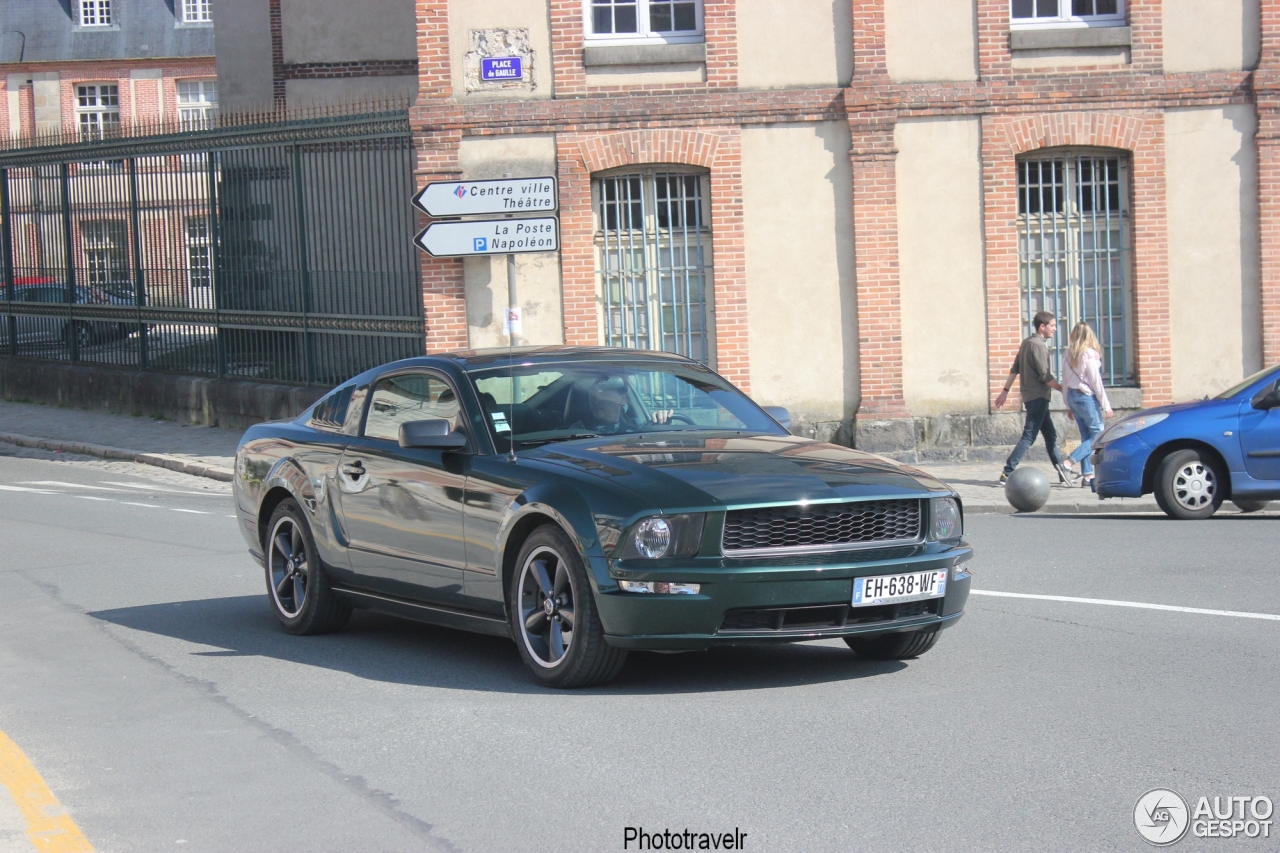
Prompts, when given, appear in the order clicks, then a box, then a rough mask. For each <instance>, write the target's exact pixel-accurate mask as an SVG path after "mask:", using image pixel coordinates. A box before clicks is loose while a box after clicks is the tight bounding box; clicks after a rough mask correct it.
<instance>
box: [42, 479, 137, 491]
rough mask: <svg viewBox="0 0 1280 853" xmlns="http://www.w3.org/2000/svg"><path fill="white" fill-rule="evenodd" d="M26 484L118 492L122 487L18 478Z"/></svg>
mask: <svg viewBox="0 0 1280 853" xmlns="http://www.w3.org/2000/svg"><path fill="white" fill-rule="evenodd" d="M19 482H21V483H23V484H25V485H28V486H62V487H64V488H68V489H93V490H94V491H97V492H120V491H124V490H123V489H109V488H107V487H106V486H89V485H86V484H84V483H64V482H62V481H61V480H20V481H19Z"/></svg>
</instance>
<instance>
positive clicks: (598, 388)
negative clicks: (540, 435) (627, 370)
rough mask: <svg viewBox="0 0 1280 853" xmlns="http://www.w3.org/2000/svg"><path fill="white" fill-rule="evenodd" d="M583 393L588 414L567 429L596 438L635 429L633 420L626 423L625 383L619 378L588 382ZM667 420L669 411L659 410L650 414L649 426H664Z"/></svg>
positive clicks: (612, 377) (604, 378) (600, 378)
mask: <svg viewBox="0 0 1280 853" xmlns="http://www.w3.org/2000/svg"><path fill="white" fill-rule="evenodd" d="M580 384H582V383H580ZM585 390H586V394H587V407H588V409H589V414H588V415H587V416H586V417H585V418H583V419H581V420H579V421H577V422H576V423H574V424H572V425H571V426H570V429H580V430H584V431H587V432H593V433H595V434H597V435H618V434H619V433H624V432H627V431H628V429H629V428H630V427H632V426H633V425H634V423H635V421H634V418H633V419H632V421H631V422H630V423H629V422H628V421H627V420H626V417H625V416H626V414H627V412H628V410H629V409H630V404H629V403H627V383H626V380H624V379H623V378H622V377H621V376H601V377H598V378H596V379H595V380H592V381H590V382H589V383H588V384H587V386H586V389H585ZM670 420H671V410H670V409H659V410H657V411H655V412H654V413H653V417H652V419H651V423H655V424H665V423H668V422H670Z"/></svg>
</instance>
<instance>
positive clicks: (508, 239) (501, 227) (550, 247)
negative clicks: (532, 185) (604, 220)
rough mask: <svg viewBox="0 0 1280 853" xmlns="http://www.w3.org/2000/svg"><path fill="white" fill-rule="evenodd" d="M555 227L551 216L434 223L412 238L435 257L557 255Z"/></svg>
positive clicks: (558, 238)
mask: <svg viewBox="0 0 1280 853" xmlns="http://www.w3.org/2000/svg"><path fill="white" fill-rule="evenodd" d="M557 225H558V220H556V218H555V217H554V216H545V217H538V218H535V219H487V220H481V221H479V222H433V223H431V224H430V225H429V226H427V228H426V230H425V231H423V232H422V233H421V234H419V235H418V236H417V237H415V238H414V242H415V243H417V244H418V248H420V249H422V250H423V251H424V252H426V253H427V254H428V255H431V256H433V257H436V258H458V257H463V256H466V255H506V254H515V253H518V252H557V251H559V250H560V229H559V228H558V227H557Z"/></svg>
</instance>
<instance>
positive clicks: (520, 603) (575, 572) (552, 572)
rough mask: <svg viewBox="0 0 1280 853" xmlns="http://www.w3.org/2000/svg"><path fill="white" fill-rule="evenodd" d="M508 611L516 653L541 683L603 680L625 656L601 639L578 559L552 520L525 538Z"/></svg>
mask: <svg viewBox="0 0 1280 853" xmlns="http://www.w3.org/2000/svg"><path fill="white" fill-rule="evenodd" d="M507 610H508V612H509V613H510V614H511V634H512V636H513V637H515V640H516V646H517V647H518V648H519V650H520V657H521V658H522V659H523V660H524V663H525V666H526V667H528V669H529V671H530V672H532V673H533V674H534V676H535V677H536V678H537V679H538V680H539V681H541V682H542V683H544V684H546V685H549V686H551V687H584V686H587V685H591V684H603V683H604V682H606V681H610V680H612V679H613V678H614V677H615V676H616V675H617V674H618V672H619V671H620V670H621V669H622V664H623V663H624V662H625V661H626V659H627V653H626V650H625V649H614V648H611V647H610V646H609V645H608V644H607V643H606V642H605V640H604V628H603V627H602V626H601V624H600V616H599V614H598V613H597V612H596V606H595V600H594V599H593V598H592V593H591V583H590V581H589V580H588V579H587V573H586V570H585V569H584V568H583V565H582V560H581V558H579V556H578V551H577V549H576V548H575V547H574V545H573V543H572V542H571V541H570V540H569V537H568V536H566V535H565V533H564V531H562V530H561V529H560V528H559V527H556V526H555V525H552V524H546V525H543V526H542V527H539V528H538V529H537V530H535V531H534V532H533V533H532V534H531V535H530V536H529V538H528V539H526V540H525V541H524V545H523V546H522V547H521V549H520V556H519V557H518V558H517V561H516V573H515V577H514V578H513V582H512V584H511V590H510V594H509V596H508V602H507Z"/></svg>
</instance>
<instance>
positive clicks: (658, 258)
mask: <svg viewBox="0 0 1280 853" xmlns="http://www.w3.org/2000/svg"><path fill="white" fill-rule="evenodd" d="M670 169H671V167H666V168H665V169H664V168H662V167H658V168H656V169H652V170H645V171H643V172H638V173H637V172H632V173H629V174H620V175H609V176H603V177H597V178H596V179H595V180H594V181H593V182H592V194H593V201H594V203H595V207H596V238H595V239H596V280H597V287H598V295H599V299H600V306H601V322H602V327H603V340H604V343H605V344H606V345H607V346H616V347H635V348H638V349H653V350H665V351H666V352H674V353H679V354H680V355H684V356H688V357H689V358H693V359H697V360H698V361H702V362H707V361H709V360H710V352H709V348H708V341H707V328H708V326H709V325H710V323H709V316H708V315H709V313H710V307H711V306H710V305H709V299H710V287H711V227H710V224H709V223H710V215H709V214H710V203H709V196H710V192H709V176H708V175H707V174H705V173H701V174H698V173H690V172H687V171H686V172H676V171H671V170H670Z"/></svg>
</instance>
